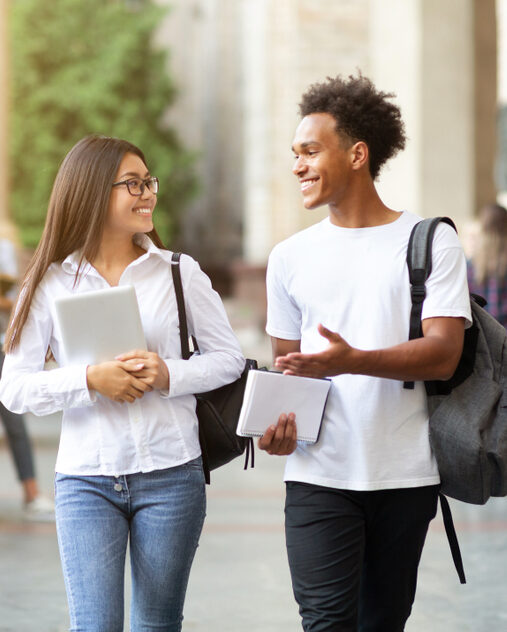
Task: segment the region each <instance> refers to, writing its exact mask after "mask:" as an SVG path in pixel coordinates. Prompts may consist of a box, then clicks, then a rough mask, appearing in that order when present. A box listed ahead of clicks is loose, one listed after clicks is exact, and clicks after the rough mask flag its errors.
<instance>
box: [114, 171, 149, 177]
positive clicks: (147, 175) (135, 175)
mask: <svg viewBox="0 0 507 632" xmlns="http://www.w3.org/2000/svg"><path fill="white" fill-rule="evenodd" d="M149 175H150V172H149V171H147V172H146V173H145V174H144V176H141V175H140V174H139V173H138V172H137V171H126V172H125V173H122V174H121V176H119V178H120V179H121V178H126V177H127V176H134V178H143V177H144V178H148V177H149Z"/></svg>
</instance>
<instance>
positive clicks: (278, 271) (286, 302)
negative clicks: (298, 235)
mask: <svg viewBox="0 0 507 632" xmlns="http://www.w3.org/2000/svg"><path fill="white" fill-rule="evenodd" d="M287 281H288V280H287V278H286V274H285V265H284V260H283V257H282V256H281V253H280V252H279V251H278V250H277V249H276V248H275V250H273V252H272V253H271V255H270V257H269V261H268V269H267V274H266V288H267V297H268V316H267V324H266V332H267V333H268V334H269V335H270V336H273V337H274V338H282V339H283V340H300V339H301V312H300V310H299V308H298V306H297V305H296V303H295V302H294V300H293V299H292V298H291V297H290V295H289V292H288V290H287Z"/></svg>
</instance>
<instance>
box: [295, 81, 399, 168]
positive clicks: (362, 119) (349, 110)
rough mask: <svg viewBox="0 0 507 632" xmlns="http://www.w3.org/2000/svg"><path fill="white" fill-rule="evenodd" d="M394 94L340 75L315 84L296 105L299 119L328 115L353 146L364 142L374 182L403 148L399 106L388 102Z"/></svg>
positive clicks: (368, 82) (369, 83) (366, 82)
mask: <svg viewBox="0 0 507 632" xmlns="http://www.w3.org/2000/svg"><path fill="white" fill-rule="evenodd" d="M394 96H395V95H394V94H393V93H388V92H380V91H379V90H377V89H376V88H375V86H374V85H373V83H372V82H371V81H370V80H369V79H368V78H366V77H363V76H362V75H361V74H359V75H358V76H357V77H354V76H353V75H349V77H348V79H342V77H341V76H340V75H338V76H337V77H335V78H334V79H333V78H332V77H327V80H326V81H325V82H322V83H314V84H313V85H311V86H310V87H309V88H308V90H307V91H306V92H305V93H304V94H303V97H302V100H301V103H300V104H299V113H300V114H301V116H302V117H304V116H307V115H308V114H317V113H323V112H325V113H328V114H331V116H333V117H334V119H335V120H336V131H337V132H338V134H339V135H340V136H342V137H343V136H345V138H347V139H348V140H350V141H352V142H353V143H355V142H357V141H363V142H365V143H366V144H367V145H368V149H369V153H370V161H369V166H370V174H371V177H372V178H373V179H375V178H376V177H377V176H378V175H379V173H380V169H381V167H382V165H383V164H384V163H385V162H386V161H387V160H389V158H392V157H393V156H394V155H395V154H397V153H398V151H400V150H401V149H404V148H405V126H404V124H403V121H402V119H401V112H400V109H399V107H398V106H396V105H394V104H393V103H390V102H389V101H388V99H392V98H393V97H394Z"/></svg>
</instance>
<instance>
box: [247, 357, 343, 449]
mask: <svg viewBox="0 0 507 632" xmlns="http://www.w3.org/2000/svg"><path fill="white" fill-rule="evenodd" d="M330 386H331V380H327V379H315V378H311V377H300V376H295V375H283V373H275V372H274V371H262V370H255V369H253V370H251V371H249V372H248V377H247V382H246V387H245V396H244V398H243V406H242V407H241V412H240V415H239V420H238V427H237V430H236V432H237V434H238V435H239V436H240V437H260V436H262V435H263V434H264V433H265V431H266V429H267V428H268V427H269V426H271V425H272V424H276V422H277V421H278V417H279V416H280V415H281V414H282V413H286V414H288V413H294V414H295V415H296V426H297V432H298V437H297V438H298V441H305V442H307V443H315V442H316V441H317V439H318V437H319V431H320V425H321V422H322V417H323V415H324V409H325V406H326V400H327V396H328V394H329V388H330Z"/></svg>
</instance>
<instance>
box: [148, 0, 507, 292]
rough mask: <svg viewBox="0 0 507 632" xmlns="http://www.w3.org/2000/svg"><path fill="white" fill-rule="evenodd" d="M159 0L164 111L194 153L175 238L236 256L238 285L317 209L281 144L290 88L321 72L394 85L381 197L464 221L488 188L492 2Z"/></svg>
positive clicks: (288, 119)
mask: <svg viewBox="0 0 507 632" xmlns="http://www.w3.org/2000/svg"><path fill="white" fill-rule="evenodd" d="M164 1H165V0H164ZM167 2H168V3H169V4H170V5H171V7H172V9H171V12H170V13H169V15H168V16H167V18H166V20H165V22H164V24H163V25H162V27H161V29H160V32H159V41H160V42H165V43H166V44H167V45H168V46H170V47H171V59H170V63H171V69H172V72H173V73H174V76H175V78H176V82H177V84H178V85H179V89H180V93H181V94H180V98H179V99H178V100H177V102H176V104H175V106H174V107H173V108H172V110H171V113H170V120H171V122H172V123H173V124H174V125H175V127H176V129H177V130H178V131H179V133H180V135H181V136H182V138H183V140H184V142H186V143H189V144H190V146H192V147H194V148H195V149H197V150H198V151H199V152H200V159H199V163H198V165H199V166H198V169H199V176H200V181H201V195H200V196H199V197H198V198H197V199H196V200H195V201H194V202H193V203H192V204H191V205H190V208H189V209H188V211H187V212H186V213H185V217H184V220H183V224H182V234H181V241H182V246H183V247H184V248H185V249H186V250H188V251H189V252H191V253H193V254H194V255H195V256H196V257H197V258H198V259H199V260H200V261H202V263H203V264H204V265H205V266H206V265H207V264H208V265H211V266H212V267H217V268H221V269H223V270H224V271H227V270H231V268H230V263H231V261H235V262H236V265H235V266H234V267H233V268H232V277H231V281H232V284H233V286H234V287H235V288H236V291H240V292H241V293H244V294H245V295H247V296H248V295H250V296H251V295H252V294H251V290H252V288H251V285H250V284H249V288H248V289H247V290H241V288H242V287H243V282H245V281H249V282H255V279H256V278H257V280H259V279H260V278H262V275H263V269H264V265H265V262H266V258H267V256H268V254H269V252H270V250H271V248H272V247H273V245H274V244H275V243H277V242H278V241H280V240H281V239H284V238H285V237H287V236H288V235H290V234H291V233H293V232H295V231H297V230H300V229H301V228H303V227H305V226H307V225H309V224H311V223H313V222H315V221H317V220H318V219H320V218H321V217H323V216H324V215H325V214H326V209H322V210H320V211H306V210H305V209H304V208H303V206H302V203H301V198H300V194H299V190H298V187H297V185H296V181H295V178H294V176H293V175H292V174H291V165H292V153H291V151H290V147H291V141H292V138H293V133H294V129H295V127H296V125H297V122H298V115H297V104H298V101H299V98H300V95H301V94H302V92H303V91H304V90H305V89H306V87H307V86H308V85H309V84H311V83H313V82H316V81H321V80H323V79H324V78H325V77H326V76H328V75H331V76H334V75H336V74H338V73H340V74H344V75H348V74H350V73H355V72H356V71H357V70H358V69H360V70H361V71H362V72H363V74H365V75H367V76H369V77H371V78H372V79H373V81H374V82H375V83H376V84H377V86H378V87H380V88H382V89H384V90H386V91H389V92H390V91H392V92H394V93H396V95H397V102H398V103H399V104H400V105H401V108H402V112H403V116H404V119H405V122H406V127H407V134H408V137H409V143H408V146H407V149H406V150H405V152H403V153H402V154H400V155H399V156H398V157H396V159H395V160H393V161H392V163H391V164H390V165H388V166H387V167H386V168H385V170H384V172H383V173H382V174H381V176H380V179H379V182H378V186H379V189H380V192H381V194H382V196H383V198H384V200H385V201H386V202H387V204H389V205H391V206H392V207H394V208H397V209H402V208H406V209H409V210H411V211H413V212H416V213H419V214H422V215H425V216H427V215H437V214H447V215H451V216H452V217H453V218H455V219H456V221H457V223H458V224H459V225H464V224H465V222H466V221H467V220H468V219H470V218H472V217H473V216H474V213H475V209H477V208H478V207H479V206H480V205H482V204H483V203H485V202H487V201H490V200H492V199H495V198H496V194H497V183H496V182H495V179H494V174H495V164H496V152H497V135H498V132H497V108H498V100H497V79H496V77H497V49H498V40H497V22H499V19H498V18H503V17H504V14H505V11H504V6H505V2H504V1H503V0H499V1H498V2H497V3H495V0H445V2H441V1H440V0H332V1H330V0H277V1H276V2H275V1H274V0H167ZM497 5H498V8H497Z"/></svg>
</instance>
